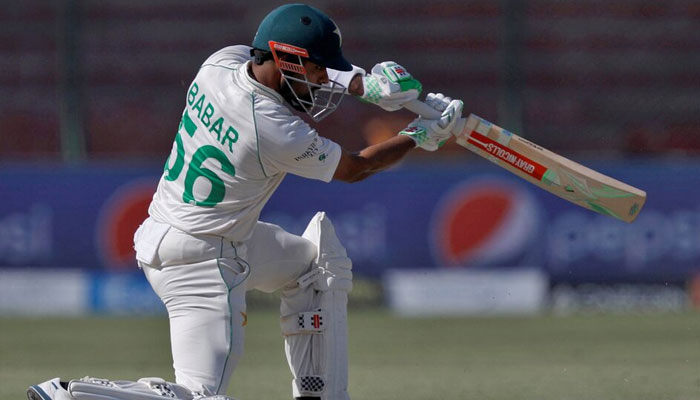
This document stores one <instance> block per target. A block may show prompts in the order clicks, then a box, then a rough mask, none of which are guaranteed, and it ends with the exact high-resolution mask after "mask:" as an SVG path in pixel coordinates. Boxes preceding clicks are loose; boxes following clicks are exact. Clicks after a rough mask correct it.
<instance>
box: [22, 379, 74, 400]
mask: <svg viewBox="0 0 700 400" xmlns="http://www.w3.org/2000/svg"><path fill="white" fill-rule="evenodd" d="M27 399H29V400H70V399H72V397H71V395H70V393H68V391H67V390H66V388H65V387H63V385H62V384H61V378H53V379H51V380H48V381H46V382H43V383H40V384H38V385H32V386H30V387H29V389H27Z"/></svg>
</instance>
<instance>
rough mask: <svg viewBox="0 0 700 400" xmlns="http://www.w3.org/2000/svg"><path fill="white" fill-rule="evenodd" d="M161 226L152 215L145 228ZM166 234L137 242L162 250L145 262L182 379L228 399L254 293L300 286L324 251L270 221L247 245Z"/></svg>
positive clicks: (174, 231) (260, 224)
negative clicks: (167, 321)
mask: <svg viewBox="0 0 700 400" xmlns="http://www.w3.org/2000/svg"><path fill="white" fill-rule="evenodd" d="M154 223H155V221H153V220H152V219H150V218H149V219H147V220H146V221H145V222H144V224H142V228H143V227H148V226H149V224H154ZM142 228H139V230H140V231H141V230H143V231H146V232H148V231H154V230H153V229H142ZM156 231H157V229H156ZM165 231H166V233H165V234H164V235H163V233H162V232H163V230H162V229H161V231H160V232H161V233H159V234H158V236H162V240H160V241H159V243H158V238H157V237H151V238H149V237H148V236H149V235H148V233H146V234H140V233H139V232H137V234H136V236H135V240H136V243H137V248H138V242H139V241H140V240H141V241H143V240H146V241H147V240H151V242H152V244H153V245H154V246H157V257H154V258H153V262H152V263H151V264H146V263H144V262H142V261H140V262H139V265H140V266H141V267H142V269H143V271H144V273H145V275H146V278H147V279H148V281H149V282H150V284H151V286H152V287H153V289H154V291H155V292H156V293H157V294H158V296H159V297H160V298H161V300H162V301H163V303H164V304H165V307H166V309H167V311H168V316H169V319H170V341H171V350H172V356H173V367H174V369H175V380H176V382H177V383H179V384H182V385H185V386H187V387H188V388H190V389H192V390H193V391H199V392H202V393H203V394H205V395H214V394H226V389H227V387H228V384H229V381H230V379H231V376H232V374H233V370H234V369H235V367H236V365H237V364H238V362H239V360H240V359H241V356H242V355H243V342H244V327H245V324H246V321H247V314H246V301H245V293H246V291H248V290H252V289H258V290H262V291H266V292H272V291H275V290H277V289H280V288H282V287H285V286H287V285H290V284H292V285H293V284H294V282H295V281H296V279H297V278H298V277H299V276H301V275H302V274H304V273H305V272H307V271H308V270H309V269H310V267H311V263H312V261H313V260H314V258H315V257H316V253H317V250H316V247H315V246H314V245H313V243H311V242H310V241H308V240H306V239H304V238H302V237H301V236H297V235H293V234H291V233H288V232H286V231H284V230H283V229H282V228H280V227H279V226H277V225H272V224H267V223H263V222H258V224H257V225H256V227H255V231H254V233H253V236H252V238H251V239H250V240H248V241H246V242H245V243H240V242H230V241H226V240H225V239H223V238H221V237H215V236H192V235H189V234H187V233H185V232H182V231H180V230H178V229H175V228H173V227H167V228H166V229H165ZM280 348H282V345H280Z"/></svg>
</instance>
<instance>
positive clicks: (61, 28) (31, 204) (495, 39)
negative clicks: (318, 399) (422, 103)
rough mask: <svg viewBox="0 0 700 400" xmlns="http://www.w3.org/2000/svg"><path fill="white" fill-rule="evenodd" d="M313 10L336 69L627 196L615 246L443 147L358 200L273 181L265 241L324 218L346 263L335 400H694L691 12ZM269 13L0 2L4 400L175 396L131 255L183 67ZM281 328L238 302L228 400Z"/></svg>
mask: <svg viewBox="0 0 700 400" xmlns="http://www.w3.org/2000/svg"><path fill="white" fill-rule="evenodd" d="M308 3H309V4H312V5H315V6H317V7H319V8H321V9H323V10H325V11H326V12H327V13H328V14H329V15H331V16H332V17H333V18H334V19H335V21H336V23H337V24H338V25H339V27H340V29H341V30H342V33H343V46H344V51H345V54H346V56H347V57H348V58H349V59H350V60H351V61H353V62H354V63H355V64H357V65H360V66H362V67H364V68H366V69H370V68H371V67H372V66H373V65H374V64H375V63H376V62H380V61H385V60H394V61H397V62H399V63H401V64H402V65H404V66H405V67H406V68H407V69H408V70H409V71H411V72H412V73H413V74H414V75H415V76H416V77H417V78H418V79H419V80H421V82H422V83H423V84H424V88H425V90H426V92H427V91H440V92H444V93H446V94H448V95H451V96H453V97H460V98H462V99H464V101H465V111H466V112H473V113H475V114H477V115H480V116H481V117H484V118H486V119H488V120H491V121H493V122H495V123H497V124H499V125H501V126H503V127H505V128H507V129H509V130H511V131H513V132H516V133H520V134H521V135H522V136H524V137H526V138H529V139H531V140H532V141H534V142H536V143H538V144H540V145H542V146H544V147H546V148H549V149H551V150H553V151H556V152H558V153H560V154H563V155H565V156H567V157H569V158H572V159H574V160H576V161H579V162H581V163H583V164H585V165H587V166H590V167H592V168H594V169H597V170H599V171H601V172H603V173H606V174H608V175H611V176H613V177H615V178H617V179H620V180H623V181H625V182H628V183H630V184H632V185H634V186H637V187H640V188H642V189H644V190H646V191H647V193H648V202H647V205H646V206H645V208H644V210H643V211H642V213H641V215H640V217H639V219H638V220H637V221H636V222H634V223H633V224H629V225H628V224H625V223H622V222H618V221H616V220H612V219H610V218H607V217H603V216H600V215H597V214H594V213H592V212H589V211H587V210H583V209H578V208H576V207H575V206H572V205H570V204H568V203H566V202H564V201H562V200H560V199H558V198H555V197H553V196H551V195H550V194H548V193H545V192H543V191H540V190H539V189H537V188H534V187H531V186H530V185H529V184H527V183H526V182H524V181H521V180H519V179H517V178H514V177H511V176H509V175H508V174H507V173H506V172H504V171H501V170H500V169H499V168H497V167H495V166H493V165H491V164H489V163H488V162H486V161H484V160H482V159H480V158H478V157H477V156H474V155H472V154H471V153H468V152H466V151H464V150H463V149H461V148H458V147H457V146H455V145H454V144H452V145H448V146H447V147H446V148H444V149H442V150H441V151H439V152H436V153H431V154H428V153H421V152H418V151H416V152H415V154H412V155H410V156H409V157H408V159H407V160H406V161H405V162H403V163H402V164H401V165H400V166H398V167H397V168H394V169H392V170H391V171H388V172H386V173H384V174H380V175H377V176H375V177H372V178H370V179H368V180H367V181H364V182H362V183H358V184H354V185H347V184H339V183H331V184H328V185H327V184H322V183H317V182H311V181H305V180H303V179H299V178H296V177H293V176H290V177H288V178H287V180H286V182H285V183H284V184H283V185H282V186H281V188H280V190H279V191H278V192H277V193H276V194H275V195H274V196H273V198H272V199H271V201H270V203H269V204H268V206H267V208H266V210H265V211H264V213H263V216H262V219H263V220H266V221H269V222H274V223H277V224H280V225H281V226H283V227H285V228H286V229H288V230H289V231H291V232H294V233H301V232H302V231H303V228H304V226H305V225H306V223H307V221H308V220H309V219H310V217H311V216H312V215H313V213H314V212H315V211H317V210H325V211H327V212H328V213H329V215H330V216H331V218H332V219H333V221H334V223H335V224H336V227H337V230H338V233H339V236H340V237H341V239H342V240H343V241H344V243H345V244H346V247H347V248H348V251H349V253H350V256H351V257H352V258H353V260H354V263H355V267H354V268H355V271H356V274H355V276H356V278H357V287H356V290H355V291H354V293H353V297H352V299H351V311H350V313H351V337H352V338H353V339H352V343H351V349H352V352H351V354H352V356H351V357H353V359H352V360H351V374H352V376H351V379H353V383H352V385H353V390H354V393H359V394H360V395H361V396H364V397H368V398H369V397H372V398H382V399H393V398H447V397H451V398H473V397H483V398H493V399H501V398H503V399H505V398H508V399H548V398H552V399H561V398H568V399H589V398H605V397H606V396H608V395H609V397H610V398H617V399H643V398H649V399H660V398H668V399H681V398H683V399H686V398H687V399H691V398H698V397H700V373H698V372H697V371H699V370H700V368H699V367H700V353H699V351H700V350H699V349H700V331H699V330H698V329H699V328H700V318H699V317H698V315H697V314H696V313H695V309H696V308H697V307H698V306H700V275H698V273H699V272H700V202H699V201H698V199H700V185H699V184H700V178H699V177H700V3H698V2H697V1H694V0H671V1H665V2H658V1H649V0H606V1H601V0H582V1H576V2H573V1H571V2H567V1H553V0H551V1H545V0H532V1H519V0H500V1H485V0H474V1H472V0H465V1H449V0H435V1H431V2H425V1H418V0H402V1H396V0H376V1H372V2H347V1H340V0H326V1H309V2H308ZM280 4H282V2H280V1H269V0H258V1H255V2H243V1H241V2H238V1H223V0H198V1H185V0H155V1H134V0H101V1H89V0H82V1H81V0H57V1H53V2H49V1H38V0H28V1H21V2H8V1H6V2H3V4H2V7H0V21H1V24H0V71H1V72H0V93H1V94H2V95H0V121H2V124H0V196H2V200H3V201H2V202H0V399H1V400H5V399H8V400H9V399H10V398H17V396H23V394H22V392H23V390H24V389H25V388H26V386H28V385H29V384H33V383H37V382H39V381H43V380H45V379H48V378H50V377H52V376H54V375H61V374H65V375H66V376H67V377H78V375H80V376H82V375H85V374H92V375H98V376H99V375H100V374H102V375H105V376H104V377H108V378H119V379H136V378H138V377H141V376H147V375H161V376H164V377H165V378H171V379H172V377H171V375H170V374H171V372H170V369H169V363H170V361H169V359H168V357H169V355H168V349H167V321H166V320H165V318H164V314H163V308H162V306H161V304H160V303H159V301H158V299H157V298H156V297H155V295H153V294H152V293H151V292H150V288H149V287H148V283H147V282H145V280H144V279H143V277H142V275H141V274H140V273H139V271H138V270H137V269H136V267H135V264H134V261H133V252H132V248H131V238H132V234H133V232H134V230H135V229H136V227H137V226H138V224H139V223H140V222H141V221H142V220H143V218H144V217H145V215H146V208H147V205H148V202H149V201H150V197H151V195H152V193H153V191H154V189H155V186H156V184H157V181H158V178H159V175H160V173H161V172H162V168H163V163H164V162H165V159H166V157H167V155H168V153H169V150H170V148H171V145H172V141H173V137H174V134H175V130H176V129H177V124H178V121H179V116H180V113H181V112H182V107H183V100H184V96H185V90H186V88H187V86H188V85H189V83H190V81H191V79H192V78H193V77H194V75H195V73H196V71H197V69H198V67H199V65H200V64H201V62H202V61H203V60H204V59H205V58H206V57H207V56H208V55H209V54H211V53H212V52H214V51H216V50H218V49H219V48H221V47H224V46H227V45H231V44H249V43H250V42H251V40H252V37H253V35H254V33H255V30H256V27H257V24H258V23H259V21H260V20H261V19H262V18H263V17H264V15H265V14H266V13H267V12H268V11H269V10H271V9H272V8H274V7H275V6H277V5H280ZM412 118H413V116H412V115H411V114H410V113H409V112H406V111H399V112H396V113H391V114H388V113H385V112H382V111H381V110H379V109H378V108H376V107H373V106H369V105H366V104H362V103H360V102H358V101H355V100H354V99H350V98H348V99H346V100H344V103H343V105H342V107H341V111H338V112H336V113H334V114H333V115H331V116H330V117H329V118H327V119H326V120H324V121H323V122H322V123H321V124H319V127H318V129H319V131H320V132H321V134H323V135H325V136H327V137H330V138H332V139H334V140H335V141H337V142H339V143H341V144H342V145H344V146H345V147H346V148H348V149H352V150H359V149H360V148H361V147H362V146H364V145H366V144H367V143H374V142H377V141H381V140H382V139H383V138H386V137H387V136H389V135H393V134H395V132H397V131H398V130H399V129H400V128H402V127H403V126H405V124H407V123H408V122H409V121H410V120H411V119H412ZM276 306H277V303H276V299H275V296H274V295H262V294H259V293H251V296H250V307H251V310H259V315H260V319H259V321H261V322H260V323H259V324H256V322H255V321H256V320H255V318H251V326H250V327H249V335H248V336H249V337H250V340H249V343H248V347H247V353H248V356H247V357H246V359H245V360H244V366H243V367H242V368H241V369H240V371H241V372H240V373H239V372H237V378H236V381H235V382H234V386H236V388H239V389H233V390H232V393H233V394H235V395H237V396H240V397H242V398H244V399H246V398H286V397H288V394H287V388H288V379H289V377H288V372H286V366H285V362H284V358H283V353H282V348H281V341H280V340H279V334H278V331H277V327H276V322H275V320H276V316H275V312H274V309H275V307H276ZM407 317H417V318H407ZM390 339H391V340H390ZM275 346H277V347H275ZM131 349H134V350H133V356H132V357H133V358H132V357H125V354H127V353H129V352H130V351H131ZM270 349H272V350H270ZM407 349H415V350H411V351H408V350H407ZM256 354H265V357H267V358H265V357H258V356H256ZM421 363H422V365H425V366H427V367H425V368H423V367H422V366H421ZM246 371H247V372H246ZM261 376H269V377H270V378H269V379H271V380H272V381H274V384H272V385H263V386H265V387H264V388H262V389H264V390H265V392H260V390H261V387H260V386H261V385H260V382H261ZM261 393H262V394H264V395H261Z"/></svg>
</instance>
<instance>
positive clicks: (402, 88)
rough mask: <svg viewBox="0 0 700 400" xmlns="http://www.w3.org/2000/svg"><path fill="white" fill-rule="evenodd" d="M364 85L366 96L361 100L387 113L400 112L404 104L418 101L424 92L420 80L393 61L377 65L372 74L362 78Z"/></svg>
mask: <svg viewBox="0 0 700 400" xmlns="http://www.w3.org/2000/svg"><path fill="white" fill-rule="evenodd" d="M362 85H363V87H364V94H363V95H362V96H361V97H360V100H362V101H364V102H367V103H372V104H376V105H378V106H379V107H381V108H383V109H384V110H386V111H396V110H400V109H401V107H402V105H403V104H405V103H408V102H409V101H412V100H415V99H417V98H418V96H419V95H420V92H421V90H423V86H422V85H421V83H420V82H418V80H416V79H415V78H413V76H412V75H411V74H410V73H409V72H408V71H407V70H406V69H405V68H404V67H402V66H400V65H399V64H397V63H395V62H393V61H385V62H382V63H379V64H377V65H375V66H374V67H373V68H372V71H371V72H370V74H368V75H365V76H363V77H362Z"/></svg>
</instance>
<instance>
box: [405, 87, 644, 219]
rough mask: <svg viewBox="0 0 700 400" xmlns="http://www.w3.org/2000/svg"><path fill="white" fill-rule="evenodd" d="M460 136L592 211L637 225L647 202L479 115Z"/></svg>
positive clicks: (464, 122)
mask: <svg viewBox="0 0 700 400" xmlns="http://www.w3.org/2000/svg"><path fill="white" fill-rule="evenodd" d="M404 107H405V108H407V109H408V110H410V111H413V112H414V113H416V114H419V115H422V116H424V117H426V118H432V119H436V118H439V117H440V113H439V112H438V111H436V110H435V109H433V108H432V107H430V106H428V105H427V104H425V103H423V102H421V101H419V100H414V101H411V102H409V103H407V104H405V105H404ZM454 132H455V136H456V137H457V143H458V144H459V145H461V146H464V147H466V148H467V149H469V150H471V151H473V152H474V153H476V154H478V155H480V156H481V157H484V158H486V159H487V160H489V161H491V162H493V163H494V164H496V165H498V166H499V167H501V168H504V169H506V170H508V171H510V172H512V173H514V174H515V175H518V176H519V177H521V178H523V179H525V180H527V181H529V182H530V183H532V184H534V185H537V186H539V187H541V188H542V189H545V190H547V191H549V192H551V193H553V194H555V195H557V196H559V197H561V198H563V199H564V200H568V201H570V202H572V203H574V204H576V205H579V206H581V207H584V208H588V209H589V210H593V211H595V212H598V213H601V214H604V215H609V216H611V217H613V218H617V219H619V220H622V221H625V222H632V221H634V219H635V218H637V216H638V215H639V212H640V211H641V209H642V206H644V202H645V201H646V197H647V194H646V192H644V191H643V190H640V189H637V188H635V187H633V186H630V185H628V184H626V183H623V182H620V181H618V180H615V179H613V178H611V177H609V176H606V175H603V174H601V173H599V172H596V171H594V170H592V169H590V168H587V167H584V166H583V165H581V164H578V163H576V162H574V161H571V160H569V159H567V158H565V157H562V156H560V155H558V154H556V153H553V152H551V151H549V150H547V149H545V148H543V147H541V146H539V145H537V144H535V143H532V142H530V141H528V140H526V139H523V138H522V137H520V136H518V135H516V134H514V133H512V132H509V131H507V130H505V129H503V128H501V127H499V126H497V125H494V124H492V123H491V122H489V121H487V120H485V119H483V118H480V117H478V116H476V115H474V114H471V115H469V117H468V118H466V119H464V118H462V119H460V120H459V121H457V124H456V126H455V130H454Z"/></svg>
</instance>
